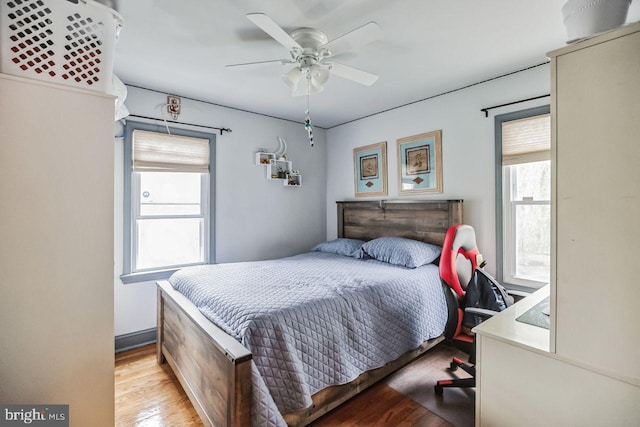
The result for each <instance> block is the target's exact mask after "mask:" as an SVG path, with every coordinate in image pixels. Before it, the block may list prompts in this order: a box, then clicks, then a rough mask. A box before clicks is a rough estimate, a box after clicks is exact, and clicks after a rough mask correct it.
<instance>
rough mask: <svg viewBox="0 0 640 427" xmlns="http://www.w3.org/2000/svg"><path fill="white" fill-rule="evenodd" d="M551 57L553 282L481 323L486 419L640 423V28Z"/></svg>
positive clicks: (479, 410)
mask: <svg viewBox="0 0 640 427" xmlns="http://www.w3.org/2000/svg"><path fill="white" fill-rule="evenodd" d="M549 57H550V58H551V74H552V75H551V95H552V96H551V115H552V273H551V284H550V285H549V286H547V287H545V288H543V289H542V290H540V291H538V292H537V293H536V294H534V295H532V296H531V297H528V298H527V299H525V300H523V301H521V302H520V303H518V304H516V305H515V306H513V307H511V308H509V309H507V310H506V311H505V312H503V313H501V314H500V315H498V316H496V317H495V318H493V319H489V320H487V321H486V322H484V323H483V324H481V325H480V326H478V327H477V328H476V332H477V348H478V354H477V358H478V388H477V393H476V398H477V401H476V424H477V425H482V426H494V425H518V426H539V425H545V426H567V425H570V426H572V425H580V426H602V425H611V426H618V425H621V426H622V425H624V426H627V425H640V321H638V313H639V312H640V308H639V307H640V305H639V301H640V270H639V269H638V265H639V264H640V259H639V258H638V253H640V23H635V24H632V25H628V26H626V27H623V28H620V29H617V30H615V31H611V32H608V33H605V34H602V35H599V36H596V37H593V38H590V39H588V40H584V41H582V42H579V43H575V44H572V45H569V46H567V47H564V48H562V49H559V50H556V51H553V52H551V53H549ZM547 295H549V296H550V300H551V310H550V314H551V316H550V317H551V327H550V330H547V329H543V328H539V327H536V326H532V325H528V324H525V323H521V322H519V321H516V320H515V319H516V318H517V317H518V316H519V315H520V314H522V313H524V312H525V311H527V310H528V309H529V308H531V307H532V306H534V305H535V304H536V303H537V302H539V301H540V300H541V299H543V298H544V297H546V296H547Z"/></svg>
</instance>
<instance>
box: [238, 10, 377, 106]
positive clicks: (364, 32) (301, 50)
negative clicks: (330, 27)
mask: <svg viewBox="0 0 640 427" xmlns="http://www.w3.org/2000/svg"><path fill="white" fill-rule="evenodd" d="M247 18H248V19H249V20H250V21H251V22H253V23H254V24H255V25H257V26H258V27H259V28H260V29H262V30H263V31H264V32H265V33H267V34H268V35H270V36H271V37H272V38H273V39H274V40H275V41H277V42H278V43H280V44H281V45H282V46H284V47H285V48H286V49H287V50H288V51H289V54H290V56H291V58H290V59H275V60H269V61H258V62H247V63H242V64H231V65H227V67H244V66H251V65H256V64H265V63H271V62H280V63H281V64H283V65H287V64H294V65H295V66H294V67H293V68H292V69H290V70H288V71H287V72H285V73H284V74H283V75H282V80H283V81H284V83H285V84H286V85H287V86H289V88H291V90H292V93H293V95H294V96H300V95H311V94H314V93H319V92H322V91H323V90H324V84H325V83H326V82H327V80H328V79H329V76H330V75H331V74H335V75H336V76H339V77H342V78H345V79H348V80H352V81H354V82H356V83H360V84H362V85H366V86H370V85H372V84H373V83H375V81H376V80H377V79H378V76H377V75H375V74H372V73H369V72H367V71H363V70H359V69H357V68H353V67H350V66H348V65H345V64H341V63H339V62H335V61H334V60H333V59H332V58H333V57H334V56H336V55H339V54H340V53H343V52H346V51H348V50H351V49H354V48H356V47H358V46H363V45H365V44H368V43H370V42H372V41H374V40H376V39H377V38H378V34H379V33H380V27H379V26H378V24H376V23H375V22H369V23H367V24H364V25H363V26H361V27H359V28H356V29H355V30H353V31H350V32H348V33H346V34H344V35H342V36H340V37H338V38H336V39H334V40H331V41H329V39H328V38H327V36H326V34H324V33H323V32H322V31H319V30H316V29H314V28H298V29H297V30H295V31H293V32H292V33H291V34H287V33H286V32H285V31H284V30H283V29H282V28H281V27H280V26H279V25H278V24H276V23H275V22H274V21H273V20H272V19H271V18H269V17H268V16H267V15H265V14H263V13H250V14H248V15H247Z"/></svg>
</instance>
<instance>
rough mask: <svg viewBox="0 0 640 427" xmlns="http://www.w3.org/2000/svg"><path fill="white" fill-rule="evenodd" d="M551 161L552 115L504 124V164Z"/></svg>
mask: <svg viewBox="0 0 640 427" xmlns="http://www.w3.org/2000/svg"><path fill="white" fill-rule="evenodd" d="M549 159H551V115H549V114H544V115H541V116H534V117H527V118H524V119H519V120H512V121H508V122H503V123H502V164H503V165H515V164H518V163H529V162H539V161H542V160H549Z"/></svg>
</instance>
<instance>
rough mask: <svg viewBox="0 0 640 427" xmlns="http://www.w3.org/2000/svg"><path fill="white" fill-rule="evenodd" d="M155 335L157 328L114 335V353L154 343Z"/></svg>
mask: <svg viewBox="0 0 640 427" xmlns="http://www.w3.org/2000/svg"><path fill="white" fill-rule="evenodd" d="M156 335H157V328H149V329H144V330H142V331H137V332H131V333H128V334H122V335H118V336H117V337H116V353H120V352H121V351H125V350H131V349H133V348H137V347H142V346H143V345H147V344H151V343H154V342H156Z"/></svg>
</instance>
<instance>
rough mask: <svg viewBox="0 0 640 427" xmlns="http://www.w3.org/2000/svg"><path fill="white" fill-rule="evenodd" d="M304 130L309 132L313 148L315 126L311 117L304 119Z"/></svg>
mask: <svg viewBox="0 0 640 427" xmlns="http://www.w3.org/2000/svg"><path fill="white" fill-rule="evenodd" d="M304 128H305V129H306V130H307V135H308V136H309V144H310V145H311V146H312V147H313V125H312V124H311V117H309V116H308V115H307V117H306V118H305V119H304Z"/></svg>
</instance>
